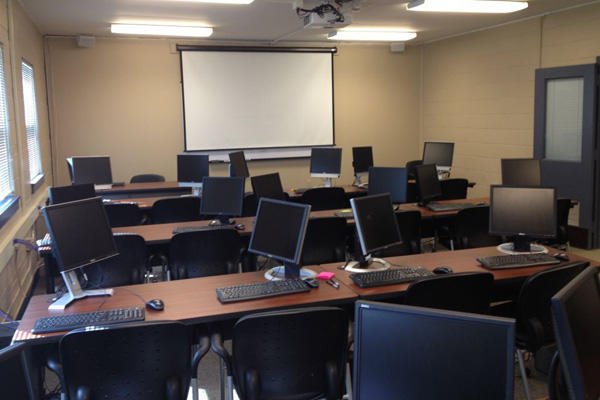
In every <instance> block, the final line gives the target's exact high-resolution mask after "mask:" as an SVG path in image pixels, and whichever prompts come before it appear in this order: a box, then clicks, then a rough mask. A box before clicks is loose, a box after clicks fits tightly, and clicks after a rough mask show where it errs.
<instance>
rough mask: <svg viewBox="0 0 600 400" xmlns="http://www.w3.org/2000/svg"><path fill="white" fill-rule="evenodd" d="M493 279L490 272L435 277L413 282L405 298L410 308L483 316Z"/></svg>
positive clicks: (487, 305) (487, 304)
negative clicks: (416, 307) (426, 308)
mask: <svg viewBox="0 0 600 400" xmlns="http://www.w3.org/2000/svg"><path fill="white" fill-rule="evenodd" d="M493 285H494V276H493V275H492V274H490V273H489V272H465V273H456V274H448V275H437V276H433V277H431V278H427V279H421V280H418V281H415V282H413V283H412V284H411V285H410V286H409V287H408V289H406V293H405V296H404V303H405V304H408V305H412V306H420V307H430V308H440V309H443V310H453V311H463V312H470V313H476V314H486V313H487V312H488V310H489V307H490V298H491V293H492V287H493Z"/></svg>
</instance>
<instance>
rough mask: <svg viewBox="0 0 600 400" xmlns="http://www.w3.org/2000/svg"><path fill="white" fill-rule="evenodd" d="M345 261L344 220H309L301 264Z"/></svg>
mask: <svg viewBox="0 0 600 400" xmlns="http://www.w3.org/2000/svg"><path fill="white" fill-rule="evenodd" d="M345 259H346V219H345V218H340V217H326V218H310V219H309V220H308V225H307V227H306V236H305V237H304V248H303V250H302V264H303V265H315V264H325V263H332V262H336V261H344V260H345Z"/></svg>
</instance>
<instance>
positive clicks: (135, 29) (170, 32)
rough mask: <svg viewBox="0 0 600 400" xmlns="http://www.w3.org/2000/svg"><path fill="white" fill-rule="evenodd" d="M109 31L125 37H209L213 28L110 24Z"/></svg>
mask: <svg viewBox="0 0 600 400" xmlns="http://www.w3.org/2000/svg"><path fill="white" fill-rule="evenodd" d="M110 31H111V32H112V33H121V34H126V35H150V36H174V37H209V36H210V35H212V33H213V28H210V27H206V26H177V25H142V24H112V25H111V26H110Z"/></svg>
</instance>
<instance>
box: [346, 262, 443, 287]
mask: <svg viewBox="0 0 600 400" xmlns="http://www.w3.org/2000/svg"><path fill="white" fill-rule="evenodd" d="M432 275H433V272H431V271H429V270H427V269H425V268H422V267H400V268H391V269H386V270H384V271H373V272H362V273H355V274H350V279H352V282H354V284H355V285H356V286H358V287H361V288H370V287H376V286H385V285H393V284H396V283H405V282H412V281H416V280H417V279H421V278H426V277H428V276H432Z"/></svg>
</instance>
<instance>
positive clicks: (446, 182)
mask: <svg viewBox="0 0 600 400" xmlns="http://www.w3.org/2000/svg"><path fill="white" fill-rule="evenodd" d="M440 186H441V187H442V196H441V197H440V200H455V199H466V198H467V189H468V187H469V181H468V180H467V179H464V178H453V179H442V180H441V181H440Z"/></svg>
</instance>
